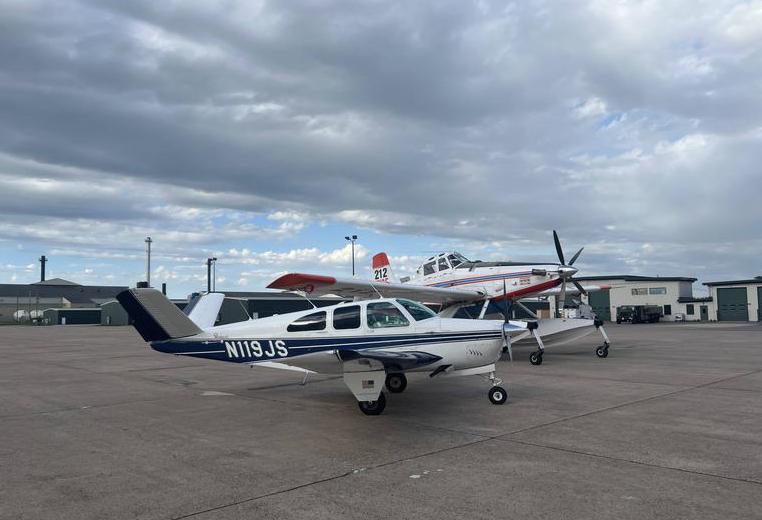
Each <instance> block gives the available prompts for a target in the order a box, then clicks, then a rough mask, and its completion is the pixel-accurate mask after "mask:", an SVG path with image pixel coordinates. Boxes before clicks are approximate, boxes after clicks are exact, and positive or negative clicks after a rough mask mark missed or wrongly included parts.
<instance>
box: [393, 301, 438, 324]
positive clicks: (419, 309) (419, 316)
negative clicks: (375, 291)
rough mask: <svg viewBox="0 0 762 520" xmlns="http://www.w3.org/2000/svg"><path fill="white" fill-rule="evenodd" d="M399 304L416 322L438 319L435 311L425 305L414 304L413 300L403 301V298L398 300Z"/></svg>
mask: <svg viewBox="0 0 762 520" xmlns="http://www.w3.org/2000/svg"><path fill="white" fill-rule="evenodd" d="M397 303H399V304H400V305H402V306H403V307H404V308H405V310H406V311H407V312H409V313H410V315H411V316H412V317H413V319H414V320H415V321H422V320H428V319H429V318H434V317H436V314H435V313H434V311H432V310H431V309H429V308H428V307H426V306H425V305H421V304H420V303H417V302H414V301H412V300H403V299H401V298H397Z"/></svg>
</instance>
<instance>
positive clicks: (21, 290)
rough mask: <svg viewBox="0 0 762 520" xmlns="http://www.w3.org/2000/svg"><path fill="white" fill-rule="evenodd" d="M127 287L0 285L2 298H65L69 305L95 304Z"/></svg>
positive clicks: (37, 284)
mask: <svg viewBox="0 0 762 520" xmlns="http://www.w3.org/2000/svg"><path fill="white" fill-rule="evenodd" d="M126 289H127V287H121V286H113V285H77V284H69V285H51V284H40V283H39V282H38V283H36V284H10V283H8V284H0V297H2V298H29V297H32V298H65V299H66V300H67V301H69V302H71V303H76V304H80V303H90V304H94V303H97V302H98V301H99V300H101V301H102V300H107V299H110V298H113V297H115V296H116V295H117V294H119V293H120V292H122V291H124V290H126Z"/></svg>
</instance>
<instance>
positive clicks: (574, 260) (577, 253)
mask: <svg viewBox="0 0 762 520" xmlns="http://www.w3.org/2000/svg"><path fill="white" fill-rule="evenodd" d="M583 249H585V248H584V247H580V248H579V251H577V252H576V253H574V256H573V257H572V258H571V260H569V265H574V262H576V261H577V258H579V255H580V254H581V253H582V250H583Z"/></svg>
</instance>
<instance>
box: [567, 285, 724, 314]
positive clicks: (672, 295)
mask: <svg viewBox="0 0 762 520" xmlns="http://www.w3.org/2000/svg"><path fill="white" fill-rule="evenodd" d="M575 280H577V281H579V282H581V283H582V285H600V286H608V287H609V288H608V289H604V290H600V291H595V292H590V293H589V294H588V296H587V297H586V298H584V297H583V301H585V302H587V303H588V304H589V305H590V306H591V307H592V308H593V312H595V314H596V315H597V316H598V317H599V318H601V319H604V320H607V321H611V320H612V319H615V318H616V312H617V308H618V307H623V306H630V305H633V306H634V305H658V306H659V307H661V309H662V313H663V317H662V320H664V321H677V320H685V321H700V320H702V321H707V320H711V319H715V318H714V315H715V314H714V312H715V311H714V306H713V300H712V298H711V297H708V298H696V297H694V296H693V283H694V282H695V281H696V278H686V277H681V276H666V277H662V276H632V275H621V276H618V275H617V276H613V275H609V276H583V277H579V278H575Z"/></svg>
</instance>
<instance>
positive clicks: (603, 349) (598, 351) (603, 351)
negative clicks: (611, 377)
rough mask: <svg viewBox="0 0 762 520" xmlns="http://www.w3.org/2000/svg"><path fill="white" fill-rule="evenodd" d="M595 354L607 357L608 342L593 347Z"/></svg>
mask: <svg viewBox="0 0 762 520" xmlns="http://www.w3.org/2000/svg"><path fill="white" fill-rule="evenodd" d="M595 355H596V356H598V357H599V358H605V357H608V355H609V344H608V343H604V344H603V345H601V346H600V347H598V348H596V349H595Z"/></svg>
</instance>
